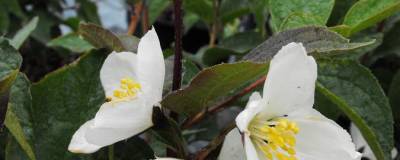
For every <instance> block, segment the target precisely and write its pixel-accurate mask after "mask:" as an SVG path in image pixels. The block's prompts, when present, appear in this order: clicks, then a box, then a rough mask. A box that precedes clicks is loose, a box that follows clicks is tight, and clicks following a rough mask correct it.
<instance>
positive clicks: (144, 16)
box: [142, 0, 150, 33]
mask: <svg viewBox="0 0 400 160" xmlns="http://www.w3.org/2000/svg"><path fill="white" fill-rule="evenodd" d="M149 28H150V26H149V8H148V6H147V3H146V0H143V9H142V31H143V33H146V32H147V31H148V30H149Z"/></svg>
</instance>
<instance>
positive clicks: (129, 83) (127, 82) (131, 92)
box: [113, 77, 142, 99]
mask: <svg viewBox="0 0 400 160" xmlns="http://www.w3.org/2000/svg"><path fill="white" fill-rule="evenodd" d="M141 88H142V87H141V85H140V83H138V82H136V81H135V80H134V79H133V78H129V77H128V78H122V79H121V81H120V88H119V89H116V90H114V93H113V95H114V97H116V98H118V99H124V98H129V97H136V95H137V93H138V92H139V91H140V89H141Z"/></svg>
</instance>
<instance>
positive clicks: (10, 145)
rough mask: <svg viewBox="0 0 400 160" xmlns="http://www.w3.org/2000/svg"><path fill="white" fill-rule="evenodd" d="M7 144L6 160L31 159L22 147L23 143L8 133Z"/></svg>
mask: <svg viewBox="0 0 400 160" xmlns="http://www.w3.org/2000/svg"><path fill="white" fill-rule="evenodd" d="M7 134H8V136H7V145H6V148H5V150H4V151H5V155H4V159H5V160H28V159H30V158H29V157H28V156H27V155H26V153H25V152H24V151H23V149H22V148H21V145H19V144H18V142H17V140H16V139H15V138H14V137H13V136H12V135H10V134H9V133H7Z"/></svg>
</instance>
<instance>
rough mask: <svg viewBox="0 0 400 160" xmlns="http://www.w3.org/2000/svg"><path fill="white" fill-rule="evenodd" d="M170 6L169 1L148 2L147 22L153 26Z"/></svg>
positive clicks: (154, 0)
mask: <svg viewBox="0 0 400 160" xmlns="http://www.w3.org/2000/svg"><path fill="white" fill-rule="evenodd" d="M170 5H171V1H170V0H151V1H149V4H148V6H149V21H150V24H154V22H156V20H157V18H158V17H159V16H160V15H161V13H162V12H163V11H164V10H165V9H166V8H167V7H168V6H170Z"/></svg>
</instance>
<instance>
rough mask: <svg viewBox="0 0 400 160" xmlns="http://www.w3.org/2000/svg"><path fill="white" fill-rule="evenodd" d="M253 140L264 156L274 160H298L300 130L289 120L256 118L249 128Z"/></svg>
mask: <svg viewBox="0 0 400 160" xmlns="http://www.w3.org/2000/svg"><path fill="white" fill-rule="evenodd" d="M249 131H250V137H251V140H252V141H253V142H254V144H256V147H258V148H259V150H261V151H262V152H263V154H264V156H265V157H266V158H267V159H269V160H273V158H274V157H275V158H276V159H278V160H297V158H296V151H295V145H296V137H295V135H296V134H297V133H298V132H299V128H298V126H297V124H296V123H295V122H292V121H290V120H288V119H287V118H283V117H281V118H275V119H271V120H269V121H265V120H264V121H263V120H260V118H258V117H256V118H254V120H253V121H252V122H251V123H250V127H249Z"/></svg>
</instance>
